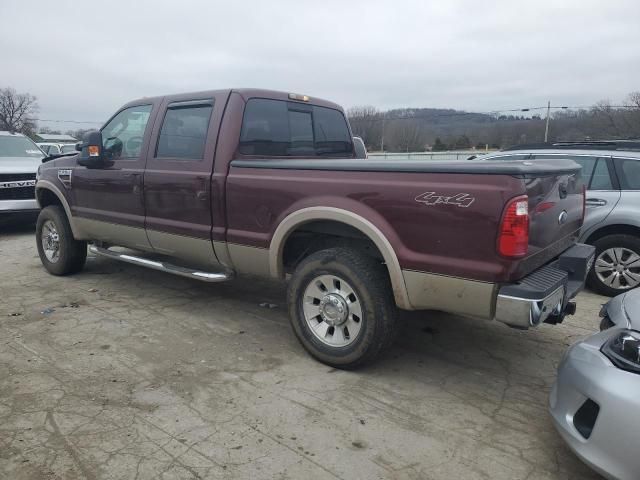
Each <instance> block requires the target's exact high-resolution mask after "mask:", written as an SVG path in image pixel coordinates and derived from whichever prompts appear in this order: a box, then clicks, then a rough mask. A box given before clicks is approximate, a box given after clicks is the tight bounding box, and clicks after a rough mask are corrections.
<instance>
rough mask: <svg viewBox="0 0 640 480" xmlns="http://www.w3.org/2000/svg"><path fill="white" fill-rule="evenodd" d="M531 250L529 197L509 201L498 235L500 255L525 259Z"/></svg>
mask: <svg viewBox="0 0 640 480" xmlns="http://www.w3.org/2000/svg"><path fill="white" fill-rule="evenodd" d="M528 248H529V197H527V196H526V195H523V196H521V197H516V198H513V199H511V200H510V201H509V203H508V204H507V206H506V208H505V209H504V213H503V214H502V223H501V224H500V232H499V234H498V253H499V254H500V255H502V256H505V257H524V256H525V255H526V254H527V249H528Z"/></svg>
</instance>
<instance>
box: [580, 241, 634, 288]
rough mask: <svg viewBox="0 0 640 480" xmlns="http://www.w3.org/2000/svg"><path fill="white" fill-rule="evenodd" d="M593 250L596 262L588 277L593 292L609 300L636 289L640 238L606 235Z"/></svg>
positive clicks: (597, 242)
mask: <svg viewBox="0 0 640 480" xmlns="http://www.w3.org/2000/svg"><path fill="white" fill-rule="evenodd" d="M594 246H595V247H596V260H595V262H594V263H593V268H592V269H591V271H590V272H589V277H588V284H589V286H590V287H591V288H592V289H593V290H595V291H596V292H598V293H600V294H602V295H608V296H610V297H613V296H615V295H618V294H620V293H623V292H626V291H627V290H631V289H632V288H635V287H637V286H638V285H640V238H638V237H635V236H633V235H607V236H606V237H602V238H600V239H599V240H597V241H596V242H594Z"/></svg>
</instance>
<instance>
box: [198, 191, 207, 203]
mask: <svg viewBox="0 0 640 480" xmlns="http://www.w3.org/2000/svg"><path fill="white" fill-rule="evenodd" d="M196 198H197V199H198V200H202V201H203V202H204V201H206V200H207V198H208V197H207V192H206V191H205V190H200V191H198V192H197V193H196Z"/></svg>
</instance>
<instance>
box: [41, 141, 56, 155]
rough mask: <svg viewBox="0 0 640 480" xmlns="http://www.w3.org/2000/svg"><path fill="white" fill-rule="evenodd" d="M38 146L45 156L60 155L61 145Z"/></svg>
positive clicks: (45, 143)
mask: <svg viewBox="0 0 640 480" xmlns="http://www.w3.org/2000/svg"><path fill="white" fill-rule="evenodd" d="M36 145H38V146H39V147H40V148H41V149H42V151H43V152H44V153H46V154H47V155H59V154H61V153H62V144H61V143H49V142H39V143H37V144H36Z"/></svg>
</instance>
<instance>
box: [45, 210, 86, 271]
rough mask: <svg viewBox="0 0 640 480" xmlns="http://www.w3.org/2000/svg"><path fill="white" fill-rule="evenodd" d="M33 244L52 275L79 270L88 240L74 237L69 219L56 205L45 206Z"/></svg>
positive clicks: (83, 260)
mask: <svg viewBox="0 0 640 480" xmlns="http://www.w3.org/2000/svg"><path fill="white" fill-rule="evenodd" d="M36 244H37V246H38V254H39V255H40V260H41V261H42V264H43V265H44V268H46V269H47V271H48V272H49V273H51V274H53V275H68V274H70V273H76V272H79V271H80V270H82V267H84V263H85V261H86V259H87V242H82V241H79V240H76V239H75V238H73V233H72V232H71V226H70V225H69V220H68V219H67V216H66V214H65V212H64V210H63V209H62V207H60V206H58V205H50V206H48V207H45V208H43V209H42V211H41V212H40V215H38V221H37V223H36Z"/></svg>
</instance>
